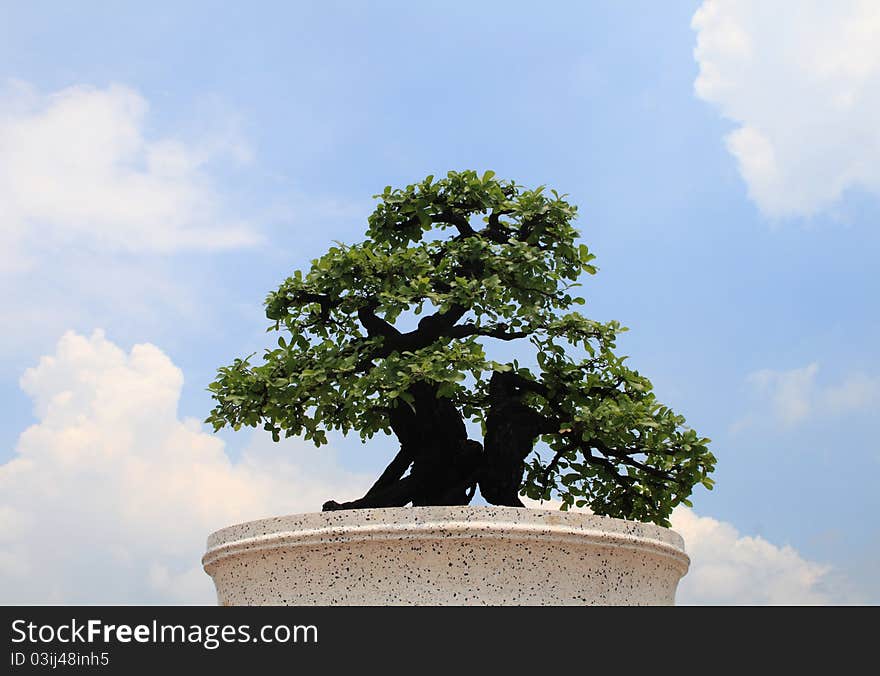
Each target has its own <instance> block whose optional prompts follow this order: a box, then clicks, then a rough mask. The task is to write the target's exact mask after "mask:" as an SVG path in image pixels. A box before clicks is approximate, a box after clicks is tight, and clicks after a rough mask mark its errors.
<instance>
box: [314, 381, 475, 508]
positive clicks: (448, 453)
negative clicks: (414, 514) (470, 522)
mask: <svg viewBox="0 0 880 676" xmlns="http://www.w3.org/2000/svg"><path fill="white" fill-rule="evenodd" d="M409 393H410V394H412V395H413V397H414V399H415V401H414V403H413V407H412V408H410V407H409V406H408V405H406V404H404V403H400V404H399V405H398V406H397V408H395V409H394V410H393V411H392V413H391V429H392V430H393V431H394V433H395V435H396V436H397V438H398V440H399V441H400V451H399V452H398V453H397V455H396V456H395V457H394V459H393V460H392V461H391V463H390V464H389V465H388V467H387V468H386V469H385V471H384V472H383V473H382V476H380V477H379V479H378V481H376V483H375V484H374V485H373V487H372V488H370V490H369V491H367V493H366V495H364V497H362V498H360V499H358V500H353V501H351V502H345V503H338V502H336V501H334V500H330V501H329V502H326V503H324V511H331V510H337V509H360V508H367V507H399V506H403V505H406V504H409V503H412V504H413V505H414V506H419V505H466V504H468V503H469V502H470V501H471V499H472V498H473V496H474V492H475V491H476V485H477V482H478V481H479V478H480V475H481V473H482V470H483V467H484V459H483V447H482V445H481V444H480V443H479V442H477V441H473V440H471V439H468V437H467V430H466V428H465V425H464V419H463V418H462V416H461V413H460V412H459V411H458V409H457V408H456V407H455V406H454V405H453V404H452V402H451V401H449V400H448V399H445V398H438V397H437V389H436V387H434V386H430V385H428V384H426V383H418V384H416V385H414V386H413V387H412V388H411V389H410V390H409ZM407 470H409V474H408V475H406V476H404V474H405V473H406V471H407Z"/></svg>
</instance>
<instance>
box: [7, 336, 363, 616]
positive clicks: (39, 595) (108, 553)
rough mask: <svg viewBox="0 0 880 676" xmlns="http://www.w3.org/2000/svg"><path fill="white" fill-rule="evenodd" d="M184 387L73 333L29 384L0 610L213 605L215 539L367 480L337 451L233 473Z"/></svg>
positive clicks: (151, 354) (238, 465)
mask: <svg viewBox="0 0 880 676" xmlns="http://www.w3.org/2000/svg"><path fill="white" fill-rule="evenodd" d="M182 385H183V375H182V373H181V371H180V369H178V368H177V367H176V366H175V365H174V364H173V363H172V362H171V360H170V359H169V358H168V357H167V355H165V354H164V353H163V352H162V351H161V350H160V349H159V348H157V347H155V346H153V345H149V344H141V345H135V346H134V347H133V348H132V349H131V351H130V352H125V351H124V350H122V349H120V348H119V347H118V346H116V345H115V344H113V343H112V342H110V341H109V340H107V338H106V337H105V336H104V334H103V333H102V332H101V331H96V332H94V333H93V334H92V335H91V336H89V337H86V336H82V335H78V334H76V333H72V332H71V333H67V334H66V335H64V336H63V337H62V338H61V340H60V341H59V342H58V345H57V349H56V351H55V353H54V354H52V355H49V356H45V357H43V358H42V359H41V360H40V361H39V364H38V365H37V366H35V367H34V368H31V369H28V370H27V371H26V372H25V374H24V375H23V377H22V378H21V387H22V388H23V389H24V391H25V392H26V393H27V394H28V395H29V396H30V397H31V399H32V400H33V405H34V413H35V415H36V418H37V423H36V424H34V425H32V426H31V427H29V428H28V429H26V430H25V431H24V432H23V433H22V434H21V436H20V438H19V441H18V445H17V448H16V453H15V455H14V457H13V458H12V459H11V460H10V461H9V462H7V463H5V464H3V465H0V597H2V598H3V599H4V601H6V602H7V603H45V602H48V603H75V602H79V603H149V602H168V603H177V602H182V603H200V602H202V603H203V602H207V603H212V602H214V595H213V587H212V584H211V581H210V579H209V578H208V577H207V576H206V575H205V574H204V573H203V572H202V570H201V567H200V564H199V559H200V557H201V555H202V553H203V547H204V542H205V538H206V536H207V535H208V533H209V532H211V531H213V530H216V529H217V528H220V527H223V526H225V525H229V524H232V523H236V522H240V521H243V520H249V519H254V518H260V517H265V516H271V515H277V514H284V513H296V512H305V511H315V510H316V509H319V508H320V505H321V504H322V502H323V501H324V500H326V499H328V498H330V497H336V496H348V495H356V494H360V493H362V492H363V490H364V489H365V488H366V486H368V484H369V477H365V476H360V475H356V474H353V473H350V472H347V471H345V470H343V469H342V468H340V467H339V466H337V465H336V463H335V460H334V455H333V451H332V449H327V448H326V447H324V448H322V449H314V448H312V447H311V446H305V445H303V444H302V443H298V442H289V443H284V444H281V445H275V444H272V443H271V441H268V440H263V439H262V437H258V438H259V439H261V441H259V442H257V443H254V444H252V445H251V446H250V447H249V448H248V449H247V450H246V451H245V453H244V454H243V457H242V458H241V459H240V460H239V461H237V462H233V461H232V460H231V459H230V458H229V457H228V456H227V454H226V453H225V451H224V445H223V442H222V441H221V440H220V439H219V438H217V437H215V436H213V435H211V434H210V433H207V432H205V431H204V430H203V428H202V426H201V425H200V423H199V422H198V421H197V420H195V419H180V418H179V417H178V414H177V404H178V399H179V396H180V392H181V387H182Z"/></svg>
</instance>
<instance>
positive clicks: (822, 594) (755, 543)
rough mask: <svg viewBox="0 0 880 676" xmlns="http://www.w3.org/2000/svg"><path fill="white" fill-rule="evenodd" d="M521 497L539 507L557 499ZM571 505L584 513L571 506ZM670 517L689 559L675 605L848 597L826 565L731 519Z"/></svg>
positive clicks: (681, 512) (683, 511) (679, 512)
mask: <svg viewBox="0 0 880 676" xmlns="http://www.w3.org/2000/svg"><path fill="white" fill-rule="evenodd" d="M525 502H526V504H527V506H529V507H533V508H544V509H548V508H549V509H558V508H559V506H560V504H561V503H559V502H557V501H548V502H543V503H542V502H539V501H536V500H528V499H527V500H525ZM572 511H575V512H585V513H589V510H588V509H579V508H576V507H575V508H572ZM670 521H671V523H672V528H673V530H675V531H676V532H678V533H679V534H680V535H681V536H682V537H683V538H684V542H685V550H686V551H687V553H688V556H690V559H691V565H690V569H689V570H688V573H687V575H685V576H684V578H682V580H681V582H680V583H679V586H678V591H677V593H676V597H675V601H676V603H677V604H679V605H823V604H835V603H846V602H849V601H850V600H851V598H852V591H851V590H850V589H849V588H848V587H846V586H845V582H844V581H842V580H841V579H840V578H837V577H834V576H833V575H832V573H833V571H832V568H831V566H827V565H823V564H819V563H816V562H813V561H809V560H807V559H805V558H804V557H803V556H802V555H801V554H800V553H798V551H797V550H795V549H794V548H792V547H790V546H788V545H785V546H782V547H780V546H777V545H774V544H772V543H770V542H768V541H767V540H764V539H763V538H760V537H753V536H746V535H742V534H740V533H739V531H737V529H736V528H735V527H734V526H733V525H731V524H729V523H725V522H723V521H718V520H716V519H713V518H711V517H706V516H699V515H697V513H696V512H694V511H693V510H692V509H689V508H688V507H684V506H679V507H676V508H675V510H673V512H672V516H671V518H670Z"/></svg>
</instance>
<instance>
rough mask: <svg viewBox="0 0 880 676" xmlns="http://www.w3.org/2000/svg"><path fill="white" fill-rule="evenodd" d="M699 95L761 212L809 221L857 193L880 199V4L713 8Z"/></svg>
mask: <svg viewBox="0 0 880 676" xmlns="http://www.w3.org/2000/svg"><path fill="white" fill-rule="evenodd" d="M691 25H692V27H693V28H694V30H695V31H696V32H697V45H696V48H695V50H694V56H695V58H696V60H697V62H698V64H699V67H700V72H699V75H698V77H697V79H696V82H695V84H694V88H695V91H696V94H697V95H698V96H699V97H700V98H702V99H704V100H706V101H708V102H710V103H712V104H714V105H716V106H717V107H718V109H719V111H720V112H721V114H722V115H724V116H725V117H726V118H728V119H730V120H732V121H734V122H735V123H736V124H737V125H738V127H737V128H736V129H735V130H734V131H733V132H731V133H730V134H729V135H728V136H727V138H726V142H727V148H728V150H729V151H730V152H731V153H732V154H733V155H734V157H735V158H736V160H737V162H738V164H739V169H740V172H741V174H742V176H743V178H744V179H745V181H746V183H747V184H748V189H749V194H750V196H751V197H752V199H753V200H754V201H755V202H756V203H757V204H758V206H759V207H760V209H761V210H762V211H763V212H764V213H765V214H766V215H768V216H770V217H773V218H778V217H788V216H798V215H809V214H812V213H814V212H816V211H818V210H820V209H823V208H826V207H828V206H829V205H831V204H833V203H834V202H835V201H837V200H838V199H839V198H840V197H841V195H842V194H843V193H844V192H845V191H846V190H847V189H850V188H859V189H863V190H867V191H871V192H873V193H880V126H878V125H877V120H878V119H880V41H878V40H877V35H878V34H880V3H877V2H876V0H838V1H836V2H825V1H824V0H794V1H792V2H788V3H784V2H766V1H764V0H705V2H703V4H702V5H701V6H700V8H699V9H698V10H697V12H696V13H695V14H694V17H693V20H692V23H691Z"/></svg>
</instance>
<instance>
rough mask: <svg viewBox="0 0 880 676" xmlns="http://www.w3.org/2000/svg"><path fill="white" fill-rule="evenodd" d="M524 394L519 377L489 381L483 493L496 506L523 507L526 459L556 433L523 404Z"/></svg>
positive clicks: (502, 376) (498, 376)
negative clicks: (541, 440) (546, 436)
mask: <svg viewBox="0 0 880 676" xmlns="http://www.w3.org/2000/svg"><path fill="white" fill-rule="evenodd" d="M523 394H524V391H523V390H522V388H521V387H520V385H519V383H518V380H517V376H515V375H513V374H511V373H498V372H496V373H493V374H492V379H491V380H490V381H489V402H490V404H489V405H490V408H489V414H488V415H487V416H486V438H485V440H484V444H485V469H484V472H483V475H482V478H481V479H480V493H481V494H482V496H483V497H484V498H485V499H486V501H487V502H489V503H490V504H493V505H507V506H510V507H522V506H523V503H522V501H521V500H520V499H519V489H520V487H521V486H522V477H523V472H524V470H525V459H526V457H528V455H529V453H531V452H532V449H533V448H534V447H535V441H536V440H537V438H538V437H539V436H540V435H541V434H544V433H546V432H550V431H553V430H552V429H551V428H552V425H550V424H549V421H548V420H547V419H546V418H544V416H542V415H540V414H538V413H537V412H536V411H534V410H533V409H532V408H530V407H529V406H527V405H526V404H525V403H523V401H522V398H523Z"/></svg>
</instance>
